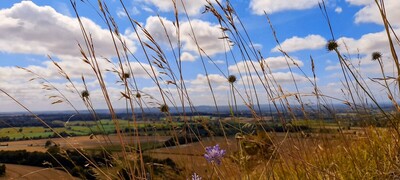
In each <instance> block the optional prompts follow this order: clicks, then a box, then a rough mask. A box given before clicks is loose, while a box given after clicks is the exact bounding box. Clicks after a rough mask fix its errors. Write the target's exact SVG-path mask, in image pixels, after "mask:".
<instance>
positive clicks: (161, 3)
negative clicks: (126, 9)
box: [137, 0, 207, 15]
mask: <svg viewBox="0 0 400 180" xmlns="http://www.w3.org/2000/svg"><path fill="white" fill-rule="evenodd" d="M137 1H138V2H144V3H146V4H149V5H153V6H156V7H157V8H158V10H160V11H162V12H173V11H174V4H173V3H172V1H170V0H137ZM176 3H177V8H178V12H180V13H184V8H183V5H182V2H181V0H177V1H176ZM183 3H184V5H185V8H186V11H187V13H188V14H189V15H198V14H200V13H201V11H203V10H204V5H206V4H207V2H206V1H204V0H183Z"/></svg>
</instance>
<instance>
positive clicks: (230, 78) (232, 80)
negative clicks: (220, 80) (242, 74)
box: [228, 75, 236, 84]
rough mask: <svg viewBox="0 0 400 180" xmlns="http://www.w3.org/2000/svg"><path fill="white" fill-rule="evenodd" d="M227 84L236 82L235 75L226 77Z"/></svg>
mask: <svg viewBox="0 0 400 180" xmlns="http://www.w3.org/2000/svg"><path fill="white" fill-rule="evenodd" d="M228 82H229V83H231V84H233V83H234V82H236V76H235V75H229V76H228Z"/></svg>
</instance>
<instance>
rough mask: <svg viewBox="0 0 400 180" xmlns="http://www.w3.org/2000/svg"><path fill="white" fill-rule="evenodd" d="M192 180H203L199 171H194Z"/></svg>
mask: <svg viewBox="0 0 400 180" xmlns="http://www.w3.org/2000/svg"><path fill="white" fill-rule="evenodd" d="M192 180H201V177H200V176H199V175H198V174H197V173H193V174H192Z"/></svg>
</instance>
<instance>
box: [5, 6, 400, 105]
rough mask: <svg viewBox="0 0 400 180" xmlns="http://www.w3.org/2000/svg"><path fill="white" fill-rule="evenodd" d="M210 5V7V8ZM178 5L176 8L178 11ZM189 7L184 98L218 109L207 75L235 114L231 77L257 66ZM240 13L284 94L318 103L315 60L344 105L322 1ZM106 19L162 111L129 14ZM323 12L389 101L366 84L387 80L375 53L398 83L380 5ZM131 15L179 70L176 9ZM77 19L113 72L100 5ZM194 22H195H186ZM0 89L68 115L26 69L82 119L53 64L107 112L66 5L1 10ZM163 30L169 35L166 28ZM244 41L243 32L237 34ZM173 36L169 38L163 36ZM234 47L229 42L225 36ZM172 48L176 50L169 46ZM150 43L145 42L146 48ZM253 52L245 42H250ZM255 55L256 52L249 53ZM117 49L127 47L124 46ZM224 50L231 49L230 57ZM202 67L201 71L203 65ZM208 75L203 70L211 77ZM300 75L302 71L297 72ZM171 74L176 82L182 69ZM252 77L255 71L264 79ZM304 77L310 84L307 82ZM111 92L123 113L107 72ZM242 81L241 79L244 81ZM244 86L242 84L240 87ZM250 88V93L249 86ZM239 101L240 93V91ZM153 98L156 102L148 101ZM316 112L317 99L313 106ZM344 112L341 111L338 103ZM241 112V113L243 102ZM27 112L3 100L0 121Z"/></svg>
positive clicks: (397, 21) (143, 9)
mask: <svg viewBox="0 0 400 180" xmlns="http://www.w3.org/2000/svg"><path fill="white" fill-rule="evenodd" d="M210 1H212V0H210ZM179 2H180V1H179ZM183 2H184V4H185V8H186V10H187V15H186V14H184V13H183V6H182V4H181V3H178V11H179V12H180V13H179V15H178V17H179V19H180V21H179V27H180V32H181V34H180V36H179V37H180V40H181V60H182V69H183V70H182V71H183V72H182V74H183V77H184V81H185V83H186V86H187V89H188V93H189V95H190V97H191V100H192V102H193V104H194V105H213V104H214V101H213V98H212V96H211V95H210V88H209V85H208V83H207V78H206V74H208V77H209V79H210V81H211V86H212V87H213V91H214V93H215V98H216V102H217V104H219V105H227V104H232V102H231V101H230V98H229V97H230V96H229V92H230V91H229V90H230V86H229V83H227V80H226V76H227V75H229V74H233V75H236V76H238V77H239V75H240V73H243V69H245V67H246V63H247V65H248V64H249V62H250V61H252V62H256V59H248V58H246V57H242V56H241V54H240V51H239V49H238V48H237V44H235V43H231V44H229V43H228V42H227V41H226V39H224V38H221V37H222V36H223V33H222V31H221V28H220V25H219V24H218V21H217V20H216V18H215V17H214V16H213V15H212V14H211V13H210V12H208V13H203V12H204V10H205V6H204V5H205V4H206V1H202V0H183ZM230 2H231V4H232V7H233V8H234V9H235V11H236V14H237V15H238V16H237V17H235V18H236V19H235V20H234V22H236V23H238V22H239V20H240V21H241V22H242V23H243V25H244V27H245V30H246V32H247V33H248V35H249V37H250V39H251V42H252V44H253V46H254V48H255V49H257V50H259V51H260V53H261V54H262V55H263V57H264V62H265V63H267V64H268V65H269V66H270V67H271V69H272V72H271V73H272V75H273V76H274V77H275V78H276V81H277V82H278V84H280V85H282V88H283V91H284V92H285V93H288V94H290V93H291V92H295V88H294V86H293V83H291V78H292V76H293V77H294V78H295V79H296V81H297V82H298V88H299V91H300V92H301V93H304V94H312V92H313V87H312V86H311V85H310V82H308V80H307V77H312V75H313V74H312V71H311V62H310V56H311V57H312V58H313V60H314V62H315V69H316V72H315V73H316V75H317V77H318V78H317V84H318V87H319V88H320V90H321V91H322V93H323V94H326V95H329V96H333V97H335V98H338V99H341V100H343V101H345V100H347V99H348V95H346V93H343V91H342V89H343V84H342V82H343V75H342V74H341V69H340V66H339V61H338V59H337V56H336V55H335V54H334V53H332V52H328V50H327V49H326V48H325V46H326V43H327V41H329V40H331V39H332V36H331V33H330V31H329V27H328V25H327V22H326V19H325V18H324V16H323V14H322V12H321V9H320V8H319V5H318V3H319V2H320V1H318V0H279V1H276V0H248V1H247V0H231V1H230ZM106 3H107V7H108V9H109V12H110V14H111V15H112V16H113V17H114V19H115V22H116V23H117V24H118V28H119V31H120V33H121V34H122V38H123V39H124V41H125V42H126V45H127V47H128V48H129V50H130V51H131V52H132V53H133V54H134V56H135V58H136V59H135V58H133V56H132V57H130V60H131V62H130V65H131V67H132V69H133V72H134V75H135V79H136V80H137V84H138V86H137V90H139V91H140V92H143V94H146V95H148V96H147V97H148V99H147V100H146V101H147V102H148V104H149V105H152V104H162V103H163V101H162V100H161V99H162V98H161V97H160V93H158V88H157V87H156V86H155V84H154V82H153V80H152V79H151V78H149V76H148V74H147V72H149V71H150V70H151V67H152V66H153V67H154V66H155V64H151V63H149V62H148V61H147V60H146V58H145V54H144V53H143V51H142V48H141V46H140V43H139V41H138V39H139V38H138V36H137V35H136V33H135V31H134V28H133V27H132V24H131V23H130V21H129V19H128V17H127V14H126V13H125V12H124V10H123V8H122V5H121V3H120V2H119V1H118V0H110V1H106ZM325 3H326V10H327V13H328V15H329V17H330V21H331V25H332V29H333V34H334V37H335V39H336V40H337V42H338V44H339V50H341V51H342V52H344V54H346V56H347V57H349V58H351V61H352V62H353V63H354V64H356V65H357V68H359V71H360V73H361V74H362V75H363V79H364V80H365V81H366V82H367V83H368V84H369V85H370V88H371V89H372V91H373V92H374V93H375V95H376V97H377V99H379V100H380V101H382V102H383V101H385V99H387V95H385V93H381V92H382V90H383V88H382V87H381V86H380V85H379V84H377V83H373V82H370V79H369V78H375V77H381V76H382V75H381V74H380V69H379V66H378V64H377V62H373V61H371V58H370V57H371V53H372V52H374V51H379V52H381V53H382V54H383V62H384V68H385V70H386V72H387V73H388V74H387V75H391V73H393V71H394V70H393V64H392V60H391V58H390V51H389V48H388V43H387V36H386V34H385V31H384V30H385V29H384V26H383V25H382V20H381V17H380V14H379V11H378V9H377V7H376V5H375V2H374V0H326V1H325ZM124 4H125V6H126V8H127V10H128V13H129V15H130V16H131V17H132V18H133V19H134V20H135V21H137V22H138V23H139V24H141V26H142V27H144V28H145V29H146V30H147V31H148V32H149V33H150V34H152V36H153V38H154V39H155V41H156V42H157V43H158V44H159V45H160V47H161V48H162V49H163V51H164V52H165V55H166V57H167V59H168V60H169V61H170V62H173V63H174V62H175V59H174V56H173V52H175V53H176V52H178V51H177V49H178V46H177V44H176V42H178V36H177V34H176V25H175V22H174V21H175V16H174V11H173V4H172V1H169V0H124ZM213 4H214V5H216V3H215V2H213ZM76 5H77V11H78V13H79V15H80V17H81V20H82V23H83V24H84V26H85V29H86V30H87V31H88V32H90V34H91V35H92V38H93V42H94V44H95V49H96V55H97V57H99V59H100V60H99V61H100V65H101V68H102V69H103V70H106V69H107V70H112V68H113V65H112V64H110V63H108V62H107V61H106V60H104V59H108V60H110V61H112V62H114V63H116V62H117V56H116V52H115V49H114V48H113V43H112V39H111V36H110V32H109V31H108V29H107V25H106V24H105V23H104V20H103V19H102V18H101V17H100V16H99V14H98V9H97V8H98V5H97V1H94V0H89V1H87V0H85V1H76ZM385 7H386V10H387V13H388V19H389V21H390V22H391V24H392V26H393V28H394V31H395V32H399V31H400V18H395V17H400V11H398V9H400V1H398V0H385ZM264 12H265V13H267V14H268V17H269V18H270V20H271V23H272V25H273V27H274V30H275V31H276V38H277V39H278V40H279V42H280V45H281V46H280V47H279V46H277V43H276V40H275V38H274V35H273V32H272V30H271V28H270V25H269V23H268V21H267V18H266V15H265V13H264ZM188 18H189V19H190V21H189V20H188ZM0 19H1V20H0V89H2V90H4V91H6V92H7V93H9V94H10V95H11V96H13V97H15V98H16V99H17V100H18V101H19V102H20V103H22V104H24V105H25V106H26V107H28V108H29V109H30V110H34V111H47V110H71V109H72V107H71V106H70V105H68V104H66V103H56V104H52V102H54V101H57V98H51V97H53V96H54V95H58V94H57V92H56V91H55V90H54V89H53V90H46V89H44V88H43V80H38V79H34V80H32V78H33V77H35V76H34V75H32V73H27V72H26V71H24V70H21V69H20V68H18V67H23V68H26V69H29V70H31V71H32V72H34V73H36V74H38V75H40V76H41V77H43V78H45V79H46V80H48V81H49V82H51V83H52V84H53V85H54V86H55V87H57V89H59V90H60V91H61V92H63V93H64V94H65V95H66V97H68V99H70V101H71V103H72V104H73V105H74V107H76V108H77V109H84V108H85V106H84V104H83V103H82V100H81V99H80V98H79V96H78V95H77V94H76V93H74V92H73V90H72V88H71V84H70V83H68V82H67V81H65V79H64V78H63V77H62V76H60V74H59V72H58V70H57V68H56V67H55V66H54V64H53V63H52V61H51V60H50V58H49V57H51V58H52V59H53V60H54V61H55V62H57V63H58V65H59V66H60V67H62V68H63V69H64V70H65V72H66V73H68V74H69V76H70V77H71V80H72V81H73V82H74V84H75V86H76V87H77V89H78V91H83V90H84V85H83V83H82V80H81V76H85V79H86V83H87V87H88V89H89V92H90V97H91V99H92V101H93V102H94V103H93V104H94V106H95V108H99V109H100V108H105V107H106V105H105V103H104V100H103V98H102V95H101V94H102V92H101V90H100V88H99V83H98V82H97V80H96V78H95V76H94V74H93V72H92V70H91V68H90V66H88V65H87V64H85V63H84V62H83V61H82V55H81V53H80V49H79V46H78V44H82V45H84V41H83V36H82V32H81V29H80V27H79V23H78V20H77V18H76V14H75V11H74V9H73V8H72V5H71V3H70V1H67V0H59V1H48V0H33V1H15V0H7V1H2V2H1V3H0ZM161 21H162V22H163V24H164V26H165V29H164V28H163V26H162V25H161V23H160V22H161ZM191 27H192V28H193V31H194V34H195V37H196V39H197V40H198V46H200V47H201V48H202V49H203V50H204V52H205V53H207V56H208V57H209V58H207V56H204V54H199V52H198V48H197V44H196V43H195V41H193V37H194V36H193V33H192V30H191ZM239 31H240V33H242V34H244V33H245V31H244V30H243V29H242V28H240V29H239ZM165 32H168V35H169V36H168V37H167V36H166V35H165V34H166V33H165ZM227 36H228V37H230V38H231V37H233V36H230V35H229V34H227ZM139 37H141V38H142V39H144V40H145V41H146V38H145V35H144V33H142V32H139ZM168 38H169V39H170V41H171V42H172V44H173V45H172V46H173V47H172V48H173V49H171V46H170V44H169V43H168V42H169V41H168ZM146 42H148V41H146ZM247 43H248V42H247ZM247 45H248V46H249V47H250V46H251V45H250V43H248V44H247ZM119 47H121V46H119ZM227 47H232V48H231V49H229V48H227ZM279 49H282V50H283V51H285V52H287V53H288V55H290V57H292V58H293V60H294V62H296V64H297V65H298V66H296V65H293V63H292V64H290V69H291V70H292V71H293V73H294V74H293V75H292V74H291V73H290V69H289V67H288V66H287V64H286V61H285V58H284V55H283V54H282V53H281V52H280V50H279ZM203 63H204V65H203ZM203 66H205V67H206V70H207V73H206V72H205V69H204V68H203ZM298 67H300V69H298ZM172 69H173V70H174V71H175V72H177V69H176V67H172ZM260 69H261V68H260V67H256V68H255V70H254V71H252V72H250V73H253V74H254V73H255V71H256V70H258V71H259V70H260ZM303 72H304V74H303ZM155 73H156V74H157V76H159V77H161V78H162V79H160V80H161V81H167V80H168V77H166V76H164V75H163V72H162V70H161V69H157V68H155ZM104 75H105V80H106V84H107V86H108V90H109V93H110V96H111V99H112V101H113V103H115V107H117V108H121V107H124V105H125V101H124V100H123V98H121V97H122V96H121V93H120V92H123V91H124V89H123V86H121V83H120V82H118V80H119V79H118V78H117V76H116V74H115V73H113V72H108V71H104ZM242 78H245V77H242ZM242 82H243V81H241V80H240V79H239V80H238V82H237V86H238V87H239V86H240V85H243V84H241V83H242ZM255 83H256V86H257V87H256V88H260V91H258V92H257V93H258V95H259V98H260V102H261V104H266V103H269V102H270V101H269V100H268V96H267V95H266V94H267V93H266V92H265V90H264V91H263V90H262V86H261V83H259V82H255ZM162 87H163V88H164V89H165V91H169V92H170V94H171V95H170V96H171V97H173V98H172V100H171V102H168V103H171V104H174V103H175V104H177V105H178V106H179V103H177V102H176V101H177V99H178V96H177V95H176V93H177V92H176V91H175V90H174V88H173V86H172V85H166V84H164V85H163V86H162ZM243 87H245V86H243ZM238 91H241V90H238ZM149 97H152V98H149ZM307 101H309V103H310V104H313V103H315V102H314V101H313V98H310V99H308V100H307ZM332 102H333V103H341V102H340V101H332ZM237 103H238V104H243V102H242V100H241V99H240V98H239V99H238V102H237ZM22 110H23V109H22V108H21V107H20V106H19V105H18V104H17V103H15V102H13V101H12V100H11V99H10V98H9V97H7V96H5V95H4V94H0V112H10V111H22Z"/></svg>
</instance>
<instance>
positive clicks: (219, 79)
mask: <svg viewBox="0 0 400 180" xmlns="http://www.w3.org/2000/svg"><path fill="white" fill-rule="evenodd" d="M208 79H209V80H210V83H211V84H223V83H228V80H227V79H226V78H225V77H224V76H221V75H219V74H209V75H208ZM190 83H191V84H195V85H207V84H208V80H207V76H205V75H202V74H198V75H197V77H196V79H194V80H191V81H190Z"/></svg>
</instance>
